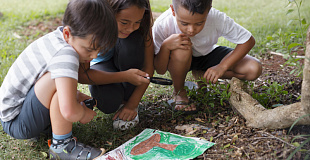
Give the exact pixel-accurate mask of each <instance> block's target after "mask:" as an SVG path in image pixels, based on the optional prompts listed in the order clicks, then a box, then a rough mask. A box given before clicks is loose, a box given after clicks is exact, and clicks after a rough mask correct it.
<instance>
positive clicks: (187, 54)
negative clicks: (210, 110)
mask: <svg viewBox="0 0 310 160" xmlns="http://www.w3.org/2000/svg"><path fill="white" fill-rule="evenodd" d="M191 61H192V50H182V49H177V50H173V51H171V55H170V60H169V64H168V70H169V72H170V75H171V78H172V80H173V86H174V96H175V102H177V101H184V102H189V99H188V97H187V95H186V91H185V89H184V82H185V78H186V75H187V72H188V71H189V69H190V66H191ZM175 109H176V110H182V109H184V110H185V111H193V110H196V106H195V105H194V104H191V105H190V106H186V105H176V106H175Z"/></svg>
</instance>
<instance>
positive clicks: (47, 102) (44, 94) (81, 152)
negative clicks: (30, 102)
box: [34, 72, 104, 159]
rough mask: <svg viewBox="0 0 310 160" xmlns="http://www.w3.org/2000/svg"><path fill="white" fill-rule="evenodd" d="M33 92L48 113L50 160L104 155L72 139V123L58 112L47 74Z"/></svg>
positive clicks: (52, 85) (56, 99) (54, 94)
mask: <svg viewBox="0 0 310 160" xmlns="http://www.w3.org/2000/svg"><path fill="white" fill-rule="evenodd" d="M34 90H35V93H36V95H37V97H38V99H39V100H40V102H41V103H42V104H43V105H44V106H45V107H46V108H48V109H49V113H50V119H51V124H52V130H53V140H52V144H51V147H50V159H77V158H78V157H79V156H80V158H81V159H88V158H91V159H93V158H95V157H98V156H99V155H102V154H103V153H104V151H103V150H99V149H96V148H92V147H89V146H85V145H83V144H81V143H77V142H76V140H75V139H73V137H72V122H70V121H67V120H66V119H65V118H64V117H63V116H62V113H61V112H60V108H59V103H58V95H57V90H56V85H55V80H53V79H51V74H50V73H49V72H48V73H46V74H45V75H43V76H42V77H41V78H40V79H39V80H38V81H37V83H36V84H35V88H34ZM64 150H66V152H65V151H64Z"/></svg>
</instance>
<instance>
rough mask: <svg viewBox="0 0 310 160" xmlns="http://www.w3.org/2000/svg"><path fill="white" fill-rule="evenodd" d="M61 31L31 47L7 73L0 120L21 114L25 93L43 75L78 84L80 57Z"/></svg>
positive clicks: (2, 94) (37, 41)
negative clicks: (66, 78)
mask: <svg viewBox="0 0 310 160" xmlns="http://www.w3.org/2000/svg"><path fill="white" fill-rule="evenodd" d="M62 29H63V27H58V28H57V29H56V30H55V31H53V32H51V33H49V34H47V35H45V36H43V37H41V38H39V39H38V40H36V41H34V42H33V43H31V44H30V45H29V46H28V47H27V48H26V49H25V50H24V51H23V52H22V53H21V54H20V55H19V57H18V58H17V59H16V61H15V62H14V63H13V65H12V66H11V68H10V69H9V71H8V73H7V75H6V77H5V78H4V80H3V83H2V85H1V88H0V118H1V120H2V121H4V122H6V121H10V120H12V119H14V118H15V117H16V116H17V115H18V114H19V113H20V110H21V107H22V104H23V102H24V100H25V98H26V95H27V93H28V91H29V90H30V89H31V87H32V86H33V85H34V84H35V83H36V81H37V80H38V79H39V78H40V77H41V76H42V75H44V73H46V72H50V73H51V78H52V79H55V78H59V77H70V78H73V79H76V80H78V68H79V55H78V53H77V52H76V51H75V50H74V49H73V48H72V47H71V46H70V45H69V44H68V43H67V42H66V41H65V40H64V38H63V34H62Z"/></svg>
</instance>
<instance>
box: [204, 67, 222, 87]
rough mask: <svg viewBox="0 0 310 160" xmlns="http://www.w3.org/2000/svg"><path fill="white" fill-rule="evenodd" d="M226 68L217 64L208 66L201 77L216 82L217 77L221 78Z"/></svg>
mask: <svg viewBox="0 0 310 160" xmlns="http://www.w3.org/2000/svg"><path fill="white" fill-rule="evenodd" d="M225 72H226V69H224V68H222V67H220V66H219V65H216V66H213V67H211V68H209V69H208V70H207V71H206V72H205V74H204V75H203V77H204V78H205V79H206V82H211V83H216V82H217V80H218V79H219V78H221V77H222V76H223V75H224V73H225Z"/></svg>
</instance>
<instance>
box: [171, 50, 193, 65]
mask: <svg viewBox="0 0 310 160" xmlns="http://www.w3.org/2000/svg"><path fill="white" fill-rule="evenodd" d="M191 57H192V50H184V49H176V50H173V51H171V54H170V59H172V60H173V61H178V62H181V63H186V62H188V61H189V59H191Z"/></svg>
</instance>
